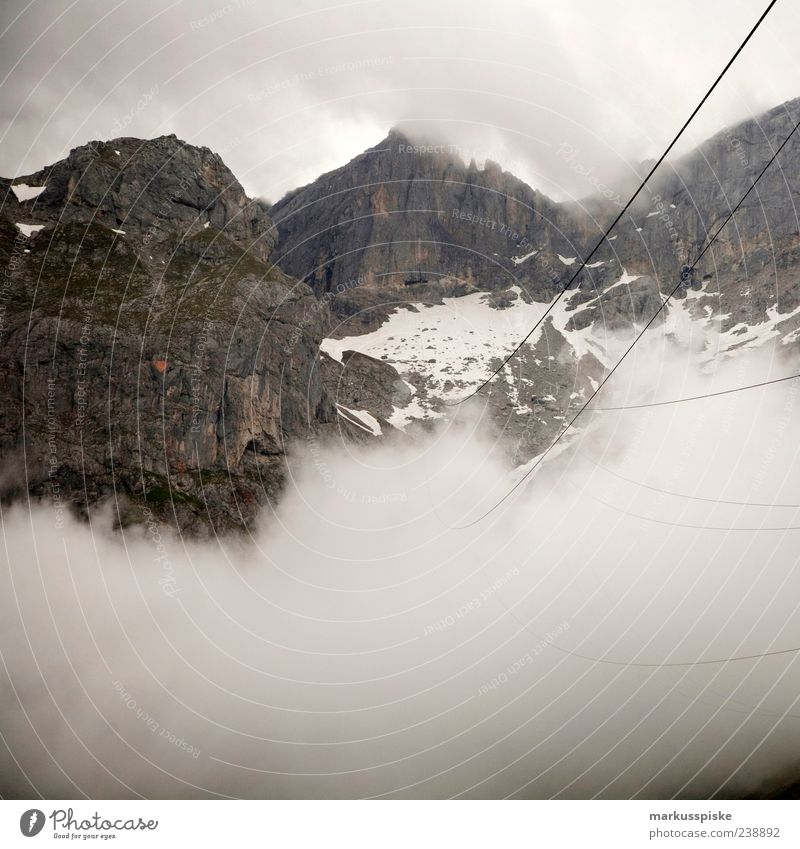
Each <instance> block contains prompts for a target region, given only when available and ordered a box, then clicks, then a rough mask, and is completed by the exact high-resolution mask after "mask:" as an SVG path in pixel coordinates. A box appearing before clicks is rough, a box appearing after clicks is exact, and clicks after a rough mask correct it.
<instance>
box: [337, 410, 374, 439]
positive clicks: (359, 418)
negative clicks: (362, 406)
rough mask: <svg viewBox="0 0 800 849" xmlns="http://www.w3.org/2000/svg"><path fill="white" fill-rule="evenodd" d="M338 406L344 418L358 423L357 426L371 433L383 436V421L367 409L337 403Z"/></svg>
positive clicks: (355, 423)
mask: <svg viewBox="0 0 800 849" xmlns="http://www.w3.org/2000/svg"><path fill="white" fill-rule="evenodd" d="M336 408H337V410H338V412H339V415H340V416H341V417H342V418H343V419H346V420H347V421H349V422H350V423H351V424H354V425H356V427H360V428H361V429H362V430H366V431H367V433H371V434H372V435H373V436H381V435H382V434H383V431H382V430H381V423H380V422H379V421H378V420H377V419H376V418H375V416H373V415H372V413H370V412H368V411H367V410H351V409H350V408H349V407H345V406H344V405H343V404H337V405H336ZM343 411H344V412H343Z"/></svg>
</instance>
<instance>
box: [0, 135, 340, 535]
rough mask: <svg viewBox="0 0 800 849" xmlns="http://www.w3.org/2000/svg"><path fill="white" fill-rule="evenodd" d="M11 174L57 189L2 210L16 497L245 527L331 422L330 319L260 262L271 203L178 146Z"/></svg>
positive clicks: (105, 148) (10, 487)
mask: <svg viewBox="0 0 800 849" xmlns="http://www.w3.org/2000/svg"><path fill="white" fill-rule="evenodd" d="M117 150H118V151H119V156H118V155H117V154H116V152H115V151H117ZM81 169H83V170H81ZM17 182H25V183H28V184H29V185H42V184H46V186H47V188H46V189H45V191H44V192H43V193H42V194H41V195H40V196H39V197H38V198H36V199H35V200H31V201H24V202H22V203H17V202H16V201H13V200H9V202H8V203H7V204H6V205H5V206H4V207H3V210H2V213H3V214H2V216H1V217H0V262H2V263H3V264H4V267H5V268H6V269H8V272H9V273H8V275H7V277H6V281H7V286H6V289H5V291H4V302H5V307H6V308H5V311H4V314H3V326H2V331H3V334H2V343H3V347H2V350H3V355H2V361H0V369H2V386H1V387H0V393H1V395H2V405H1V407H2V430H1V431H0V454H2V457H3V460H4V464H5V467H6V468H7V469H8V468H16V469H17V471H19V472H20V473H21V472H22V470H23V469H24V472H25V474H24V475H22V474H18V475H17V474H14V475H6V476H5V480H4V481H3V487H4V494H5V495H6V496H9V497H11V496H14V495H20V494H22V491H23V490H25V489H28V490H29V491H31V492H32V493H33V494H34V495H41V496H43V497H45V498H50V499H52V500H53V503H54V504H55V503H60V504H62V505H67V504H69V505H70V506H72V507H74V508H76V509H78V510H86V509H87V508H88V506H89V505H91V504H92V503H94V502H96V501H98V500H102V499H104V498H110V497H113V498H114V499H115V500H116V502H117V510H118V517H117V518H118V521H120V522H123V523H125V522H129V521H139V522H141V521H148V520H149V519H148V517H150V516H153V517H155V518H156V519H158V520H164V521H169V522H172V523H173V524H175V523H177V525H178V526H179V527H181V529H183V530H190V531H193V532H198V533H203V532H208V531H209V530H211V529H213V530H214V531H225V530H227V529H230V528H235V527H242V526H247V525H249V524H250V523H252V521H253V519H254V517H255V516H256V514H257V512H258V509H259V507H260V505H262V504H264V503H266V502H267V501H271V500H274V499H275V498H276V497H277V496H278V493H279V491H280V488H281V484H282V479H283V474H284V454H285V450H286V445H287V442H289V441H291V440H293V439H302V438H304V437H305V436H307V435H308V434H309V433H317V432H319V433H321V434H324V433H325V432H326V428H327V427H328V426H332V423H333V422H334V420H335V418H336V412H335V408H334V406H333V403H332V402H331V400H330V399H329V397H328V395H327V392H326V391H325V389H324V387H323V385H322V381H321V378H320V371H319V368H318V365H317V358H318V350H319V342H320V339H321V338H322V334H323V330H324V327H325V326H326V324H327V318H326V313H327V310H326V309H325V308H324V305H321V304H320V303H319V302H318V301H317V300H316V299H315V298H314V296H313V295H312V293H311V291H310V290H309V288H308V287H307V286H306V285H304V284H300V283H298V282H297V281H295V280H292V279H291V278H289V277H287V276H286V275H285V274H283V273H282V272H281V271H279V270H278V269H276V268H274V267H271V266H269V265H267V264H266V263H265V262H264V260H265V259H266V258H267V257H268V256H269V253H270V250H271V248H272V246H273V245H274V235H273V233H272V226H271V221H270V218H269V216H268V215H267V213H266V211H265V210H264V209H262V208H261V207H260V206H259V205H257V204H253V203H252V202H251V201H250V200H249V199H248V198H247V197H246V196H245V195H244V192H243V191H242V189H241V186H239V184H238V182H236V181H235V179H234V178H233V177H232V175H231V174H230V172H229V171H228V169H227V168H226V167H225V166H224V164H223V163H222V162H221V160H220V159H219V157H217V156H215V155H214V154H211V153H210V151H207V150H203V149H198V148H191V147H189V146H186V145H183V143H181V142H178V141H177V140H176V139H174V138H172V137H168V138H166V139H156V140H155V141H154V142H144V143H143V142H139V141H136V140H132V139H121V140H117V141H114V142H110V143H108V144H106V145H96V146H87V147H86V148H79V149H77V150H75V151H72V153H71V154H70V156H69V158H68V159H67V160H64V161H63V162H61V163H57V164H56V165H54V166H53V167H52V168H50V169H46V170H45V171H43V172H40V173H39V174H36V175H32V176H30V177H28V178H25V179H24V180H21V181H17ZM17 221H23V222H28V223H32V222H38V223H43V224H45V228H44V229H43V230H42V231H40V232H38V233H37V234H36V235H34V236H32V237H30V238H27V237H24V236H22V235H21V234H20V233H19V231H18V228H16V226H15V223H14V222H17ZM206 225H208V226H206ZM115 230H123V231H124V235H123V234H122V233H117V232H115ZM15 464H16V466H15Z"/></svg>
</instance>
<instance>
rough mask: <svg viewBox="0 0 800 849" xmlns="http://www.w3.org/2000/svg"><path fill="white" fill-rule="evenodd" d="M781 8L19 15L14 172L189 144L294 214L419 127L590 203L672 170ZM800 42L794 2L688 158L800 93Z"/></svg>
mask: <svg viewBox="0 0 800 849" xmlns="http://www.w3.org/2000/svg"><path fill="white" fill-rule="evenodd" d="M765 6H766V0H671V2H669V3H667V2H661V0H658V2H657V1H656V0H608V2H596V0H558V2H556V0H546V1H545V0H527V2H503V0H492V2H491V3H489V2H475V0H457V2H456V0H400V1H399V2H398V0H391V2H387V1H386V0H354V2H341V0H268V2H258V0H227V2H226V0H202V2H189V0H178V2H167V0H163V1H162V0H116V2H115V0H74V2H62V0H31V2H27V3H26V2H24V0H3V2H2V3H0V33H2V37H1V41H0V79H1V80H2V99H1V100H0V110H1V111H0V118H2V124H1V125H0V138H1V139H2V141H0V173H2V174H3V175H4V176H18V175H22V174H26V173H30V172H31V171H34V170H37V169H38V168H40V167H42V166H43V165H46V164H49V163H51V162H53V161H55V160H56V159H58V158H60V157H62V156H64V155H65V154H66V153H67V152H68V151H69V149H70V148H72V147H75V146H77V145H81V144H84V143H85V142H87V141H89V140H90V139H109V138H114V137H115V136H120V135H132V136H139V137H149V136H156V135H161V134H168V133H173V132H174V133H176V134H177V135H178V136H179V137H180V138H183V139H185V140H187V141H189V142H192V143H194V144H198V145H207V146H208V147H210V148H212V149H213V150H216V151H218V152H219V153H220V154H221V155H222V156H223V158H224V159H225V161H226V162H227V164H228V165H229V166H230V167H231V169H232V170H233V171H234V173H235V174H236V175H237V177H239V179H240V180H241V182H242V183H243V184H244V186H245V188H246V189H247V191H248V193H250V194H251V195H260V196H263V197H266V198H268V199H270V200H277V199H278V197H280V196H281V195H283V194H284V193H285V192H286V191H287V190H288V189H290V188H293V187H295V186H297V185H301V184H303V183H306V182H309V181H310V180H312V179H314V178H315V177H316V176H317V175H318V174H319V173H321V172H323V171H325V170H330V169H332V168H335V167H337V166H338V165H340V164H342V163H343V162H346V161H347V160H348V159H350V158H352V157H353V156H355V155H356V154H358V153H359V152H361V151H362V150H363V149H365V148H367V147H370V146H372V145H375V144H377V143H378V142H379V141H380V140H381V139H382V138H383V137H384V136H385V135H386V133H387V131H388V130H389V128H390V127H392V126H393V125H397V124H400V125H403V126H404V127H406V128H407V129H410V130H412V131H413V130H416V131H418V132H425V133H426V134H427V135H429V136H437V137H444V138H446V139H447V140H450V141H452V142H453V143H455V144H457V145H459V146H461V147H463V149H464V155H465V157H466V158H469V157H470V156H475V158H476V159H477V160H479V161H480V160H482V159H484V158H487V157H488V158H490V159H494V160H496V161H498V162H500V163H501V164H502V165H503V166H504V167H505V168H507V169H508V170H511V171H513V172H514V173H516V174H518V175H519V176H521V177H522V178H523V179H526V180H527V181H528V182H529V183H531V184H532V185H533V186H534V187H535V188H538V189H540V190H542V191H544V192H545V193H547V194H549V195H551V196H553V197H556V198H559V199H562V198H567V197H571V196H574V197H581V196H584V195H586V194H589V193H591V192H592V190H593V187H596V186H597V184H598V183H605V182H611V181H613V180H615V179H617V178H618V177H619V176H620V175H621V174H622V173H624V171H625V170H626V169H627V170H628V172H629V173H630V167H631V164H632V163H635V162H637V161H639V160H641V159H645V158H650V157H654V156H658V155H659V153H660V152H661V150H662V149H663V147H665V146H666V144H667V143H668V141H669V140H670V139H671V138H672V136H673V135H674V133H675V132H676V130H677V128H678V127H679V126H680V125H681V124H682V123H683V121H684V120H685V118H686V117H687V116H688V114H689V113H690V112H691V110H692V109H693V108H694V106H695V104H696V102H697V101H698V100H699V99H700V97H701V96H702V94H703V92H704V91H705V90H706V89H707V87H708V86H709V85H710V83H711V81H712V80H713V79H714V77H715V76H716V75H717V73H718V72H719V71H720V70H721V68H722V67H723V66H724V64H725V62H726V61H727V60H728V58H729V57H730V55H731V54H732V52H733V51H734V49H735V48H736V47H737V46H738V45H739V43H740V42H741V40H742V39H743V37H744V35H745V34H746V33H747V31H748V30H749V28H750V27H751V26H752V24H753V23H754V22H755V20H756V19H757V18H758V16H759V15H760V14H761V12H762V11H763V8H764V7H765ZM798 42H800V8H798V7H797V5H796V4H793V3H792V2H790V0H779V2H778V3H777V5H776V6H775V8H774V9H773V11H772V12H771V13H770V15H769V17H768V18H767V20H766V21H765V23H764V24H763V26H762V28H761V29H760V30H759V32H758V34H757V35H756V37H755V38H754V40H753V42H751V44H750V45H749V46H748V47H747V48H746V51H745V52H744V53H743V54H742V56H741V57H740V58H739V59H738V60H737V63H736V65H735V66H734V68H733V69H732V70H731V72H730V73H729V74H728V76H727V77H726V78H725V80H724V81H723V83H722V84H721V87H720V89H719V90H718V92H717V93H715V95H714V97H713V100H712V101H710V102H709V104H708V105H707V107H706V108H705V109H704V112H703V115H702V116H701V117H700V118H699V119H698V120H697V122H696V124H695V125H694V126H693V127H692V129H691V132H689V133H688V134H687V141H686V143H685V144H684V147H683V149H684V150H685V149H687V147H689V146H691V145H694V144H696V143H697V142H699V141H701V140H702V139H703V138H705V137H706V136H708V135H710V134H711V133H713V132H715V131H716V130H718V129H721V128H722V127H723V126H725V125H726V124H729V123H731V122H733V121H736V120H739V119H741V118H746V117H749V116H752V115H754V114H757V113H759V112H760V111H763V110H764V109H767V108H770V107H772V106H775V105H777V104H780V103H782V102H784V101H785V100H788V99H791V98H793V97H796V96H798V95H800V74H798V65H799V64H800V56H798V53H797V50H796V45H797V44H798ZM565 143H566V144H569V145H571V146H572V148H573V149H574V150H575V151H576V153H575V155H574V156H573V157H572V158H571V159H568V158H566V157H564V156H563V154H562V155H559V148H561V149H562V150H563V147H562V145H563V144H565ZM587 171H588V172H590V174H589V176H588V177H587V176H586V172H587Z"/></svg>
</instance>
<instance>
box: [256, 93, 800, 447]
mask: <svg viewBox="0 0 800 849" xmlns="http://www.w3.org/2000/svg"><path fill="white" fill-rule="evenodd" d="M799 117H800V101H792V102H790V103H787V104H784V105H783V106H781V107H778V108H776V109H774V110H772V111H770V112H769V113H767V114H766V115H764V116H761V117H760V118H759V119H758V120H753V121H746V122H743V123H741V124H739V125H737V126H734V127H730V128H728V129H726V130H724V131H722V132H721V133H719V134H717V135H716V136H714V137H713V138H712V139H709V140H708V141H707V142H706V143H704V144H703V145H702V146H701V147H700V148H698V149H697V150H695V151H693V152H692V153H690V154H689V155H687V156H684V157H683V158H681V159H679V160H676V161H673V162H668V163H666V164H664V165H662V167H661V169H660V170H659V172H658V173H657V174H656V175H655V176H654V178H653V180H652V185H649V186H648V188H647V189H646V190H645V192H643V193H642V196H641V197H640V198H639V199H638V200H637V203H636V204H635V205H634V206H633V207H632V208H631V210H630V211H629V212H628V213H626V215H625V217H624V218H623V220H622V221H621V222H620V223H619V224H618V225H617V226H616V228H615V229H614V231H613V234H611V235H610V237H609V238H608V239H607V240H606V241H605V243H604V244H603V245H602V246H601V248H600V249H599V250H598V252H597V253H596V254H595V255H594V256H593V257H592V259H591V262H589V264H588V265H587V267H586V268H585V269H584V270H583V271H582V272H581V273H580V274H579V275H578V277H577V279H576V280H575V281H574V283H572V285H571V287H570V291H569V292H568V293H567V294H566V296H565V297H564V298H563V299H562V300H561V302H559V304H558V305H557V307H556V308H555V309H554V310H553V311H552V313H551V315H550V316H549V317H548V318H547V319H546V320H545V323H544V325H543V327H542V329H541V330H540V331H538V332H537V334H536V335H534V337H533V338H532V339H531V340H530V343H529V344H527V345H525V346H523V348H522V350H521V351H520V354H519V355H518V356H517V357H516V358H515V359H514V361H512V362H511V363H509V364H508V366H506V369H505V373H504V374H503V375H500V376H499V377H498V379H496V380H495V381H494V382H493V383H492V384H491V386H490V387H489V388H487V390H485V391H484V393H483V394H484V396H485V398H486V400H487V403H488V404H489V408H490V411H491V413H492V416H493V418H494V419H495V421H496V423H497V425H498V426H499V427H502V429H503V430H504V432H505V433H506V435H507V436H508V437H509V444H511V445H513V446H514V449H513V456H514V457H515V459H516V460H517V461H519V462H525V461H526V460H528V459H530V457H531V456H532V455H534V454H536V453H538V452H539V451H541V450H542V449H543V448H544V447H546V445H547V444H549V442H550V440H551V439H552V437H553V435H554V434H555V433H557V432H558V430H559V429H560V427H562V426H563V422H564V420H565V419H566V418H568V417H569V415H570V411H571V410H572V409H574V408H575V407H576V406H577V405H579V404H582V403H583V401H584V400H585V399H586V398H587V397H588V394H590V393H591V392H592V391H593V387H594V386H596V385H597V382H598V381H599V380H600V379H602V376H603V375H604V374H605V373H606V371H607V369H608V368H610V367H611V366H612V365H613V363H614V362H616V359H617V357H618V354H619V353H620V352H621V348H620V345H621V340H622V339H624V338H625V337H626V336H630V334H631V333H632V332H633V331H634V330H635V329H636V328H637V327H641V326H642V325H643V324H644V323H645V322H646V321H647V320H649V318H650V317H651V316H652V315H654V314H655V313H656V312H657V310H658V309H659V307H660V306H661V304H662V303H663V300H664V298H665V297H666V295H667V294H668V293H669V292H671V291H672V290H673V288H674V287H675V286H676V284H678V283H679V282H680V281H681V274H682V268H683V267H684V266H685V265H687V264H691V263H692V262H693V261H694V260H695V258H696V257H697V256H698V255H699V253H700V251H701V250H702V249H703V247H704V246H705V244H706V239H708V238H709V237H710V234H712V233H714V232H715V231H716V229H717V228H718V227H719V225H720V224H721V223H722V222H723V221H724V220H725V217H726V216H727V215H728V214H729V212H730V210H731V209H732V207H733V206H734V205H735V203H736V202H737V201H738V200H739V198H740V197H741V196H742V195H743V194H744V193H745V192H746V190H747V188H748V187H749V186H750V185H752V181H753V180H754V179H755V177H756V176H757V175H758V174H759V173H760V171H761V170H762V168H763V167H764V165H765V164H766V163H767V162H768V161H769V158H770V157H771V155H772V153H773V152H774V150H776V149H777V147H778V145H780V143H781V142H782V141H783V140H784V138H785V137H786V136H787V135H789V132H790V130H791V128H792V126H793V125H794V123H795V122H796V121H797V120H798V118H799ZM799 167H800V139H798V138H797V136H794V137H793V138H792V139H791V140H790V142H789V143H788V144H787V146H786V147H785V148H784V149H783V151H782V153H781V155H780V159H779V161H778V162H776V163H775V164H774V165H773V166H772V167H771V168H770V169H769V171H768V172H767V174H765V176H764V177H763V178H762V180H761V181H760V182H759V185H758V189H757V190H756V191H754V192H753V193H752V194H751V195H750V197H748V199H747V200H746V201H745V203H744V205H743V206H742V208H741V209H740V210H739V211H738V212H737V214H736V216H735V219H734V220H733V221H732V222H731V223H730V224H729V225H728V226H727V227H726V228H725V230H724V231H723V232H722V234H721V235H720V237H719V239H718V240H717V241H716V242H715V243H714V245H713V247H712V248H711V249H710V250H709V251H708V252H707V253H706V254H705V255H704V256H703V258H702V260H701V262H700V263H698V265H697V268H696V269H695V270H694V271H693V272H692V274H691V277H690V278H688V279H687V280H686V281H685V284H686V285H685V286H681V287H680V288H679V289H678V291H677V293H676V295H675V297H674V299H673V301H672V302H671V303H670V304H669V305H668V306H667V308H666V309H665V310H664V311H663V315H662V320H661V321H660V322H659V328H660V330H661V332H664V333H665V334H666V335H667V336H668V337H669V339H670V340H671V342H672V343H674V344H676V345H686V344H688V343H689V341H690V337H691V341H692V344H694V345H699V347H700V349H701V350H700V354H699V356H698V366H699V367H701V368H702V367H704V366H706V365H707V364H708V362H709V361H710V360H711V359H712V358H713V357H714V356H716V355H718V354H720V353H721V354H722V355H729V354H732V353H733V352H736V351H745V350H748V349H750V348H752V347H758V346H760V345H762V344H766V343H772V342H774V341H776V340H778V341H779V342H781V343H783V344H784V345H788V344H790V343H791V342H793V341H794V340H795V338H796V332H797V331H798V328H800V314H798V313H799V312H800V310H798V307H799V306H800V288H798V286H799V285H800V284H798V275H797V267H798V259H797V248H798V243H799V241H800V240H799V238H798V218H797V215H796V211H795V205H796V201H795V196H796V194H797V191H798V188H799V187H800V174H798V168H799ZM621 206H622V204H621V203H616V202H612V200H609V199H608V198H606V197H603V196H597V197H591V198H588V199H587V200H586V201H585V202H584V203H582V204H574V203H573V204H557V203H555V202H553V201H552V200H550V199H548V198H546V197H545V196H543V195H542V194H541V193H539V192H535V191H534V190H533V189H531V188H530V187H528V186H527V185H525V184H524V183H523V182H521V181H520V180H518V179H516V178H515V177H513V175H511V174H508V173H506V172H503V171H502V170H501V169H500V167H499V166H497V165H496V164H494V163H491V162H487V163H485V165H483V166H482V167H478V166H477V165H476V164H475V163H474V162H472V163H470V164H469V165H467V164H465V163H464V162H463V161H461V160H460V159H459V157H458V155H457V153H456V152H454V149H453V148H451V147H449V146H447V145H441V144H435V143H430V142H426V141H424V140H421V139H419V138H414V137H412V136H410V135H408V134H405V133H402V132H399V131H393V132H392V133H390V135H389V136H388V138H387V139H385V140H384V141H383V142H381V143H380V144H378V145H377V146H376V147H374V148H371V149H370V150H368V151H366V152H365V153H364V154H362V155H361V156H358V157H356V158H355V159H354V160H352V161H351V162H350V163H348V164H347V165H345V166H343V167H342V168H339V169H337V170H336V171H333V172H331V173H329V174H325V175H323V176H321V177H320V178H319V179H318V180H316V181H315V182H314V183H312V184H311V185H309V186H305V187H303V188H301V189H298V190H296V191H294V192H290V193H289V194H288V195H287V196H286V197H285V198H283V199H282V200H281V201H279V202H278V203H277V204H275V205H274V206H273V207H272V208H271V210H270V212H271V214H272V216H273V218H274V220H275V224H276V227H277V230H278V233H279V242H278V248H277V250H276V253H275V261H276V262H277V263H278V264H279V265H280V266H281V267H282V268H284V270H286V271H287V272H289V273H291V274H293V275H294V276H296V277H298V278H301V279H303V280H306V281H307V282H308V283H309V284H310V285H311V286H312V287H313V288H314V290H315V292H316V293H317V294H318V295H320V296H322V297H325V298H327V299H328V300H329V303H330V305H331V310H332V312H333V313H334V317H335V323H334V324H333V325H332V326H331V328H330V333H329V338H328V339H326V340H325V342H324V343H323V350H325V351H326V352H327V353H328V354H330V355H331V356H332V357H333V358H334V359H337V360H339V359H342V362H343V365H345V367H346V363H345V362H344V358H343V353H344V352H345V351H346V350H358V351H360V352H361V353H362V354H364V355H368V356H372V357H375V358H377V359H381V360H382V361H384V362H386V363H388V364H391V365H393V366H394V367H395V368H396V369H397V370H398V372H399V373H400V375H401V377H402V378H403V380H404V381H405V382H406V384H407V385H408V386H410V387H411V388H412V389H413V393H412V397H411V398H410V399H408V398H403V397H401V396H398V398H396V399H395V401H396V403H393V406H392V412H391V414H390V415H389V416H388V421H390V422H391V423H393V424H395V425H397V426H398V427H401V428H404V429H406V430H407V431H408V428H409V427H410V426H411V427H413V424H412V423H413V422H416V421H420V420H421V421H423V422H424V421H430V420H432V419H437V418H440V417H441V416H444V415H448V410H447V406H446V405H447V402H448V401H451V400H453V399H455V398H458V397H462V396H463V395H464V394H466V393H468V392H470V391H471V390H473V389H474V388H475V387H477V386H478V385H479V384H480V383H481V382H482V381H483V380H484V379H485V378H486V377H487V376H488V375H489V374H490V373H491V372H492V370H493V369H494V368H496V367H497V366H498V365H499V364H500V363H501V362H502V358H503V357H504V355H505V354H507V353H508V352H509V351H511V350H512V349H513V348H514V347H515V345H516V343H517V342H518V341H519V340H520V339H521V338H523V337H524V336H525V334H526V333H527V331H528V329H529V328H530V327H532V326H533V324H535V322H536V321H537V320H538V319H539V318H540V317H541V316H542V314H543V313H544V311H545V309H546V307H547V305H548V303H549V302H550V300H551V298H552V297H553V295H554V293H555V292H557V291H560V290H561V289H562V288H563V287H564V286H565V285H566V284H567V282H568V281H569V280H570V278H571V276H572V274H573V273H574V271H575V269H576V268H578V264H579V263H580V260H581V259H582V258H583V257H586V256H587V255H588V253H589V252H590V251H591V250H592V248H593V247H594V246H595V244H596V243H597V241H598V240H599V239H600V238H601V237H602V236H603V233H604V231H605V228H606V227H607V226H608V225H609V224H610V222H611V221H612V220H613V219H614V218H615V217H616V215H617V214H618V212H619V209H620V208H621ZM409 391H410V390H409Z"/></svg>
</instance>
